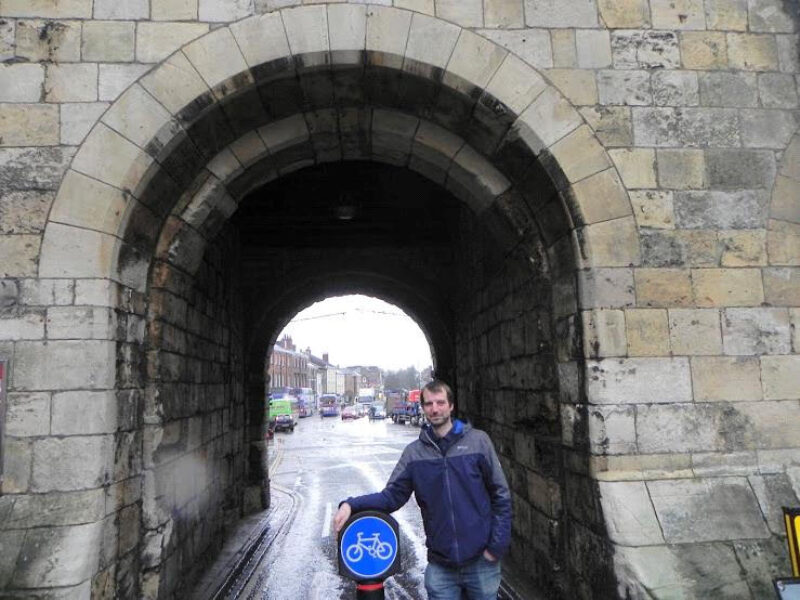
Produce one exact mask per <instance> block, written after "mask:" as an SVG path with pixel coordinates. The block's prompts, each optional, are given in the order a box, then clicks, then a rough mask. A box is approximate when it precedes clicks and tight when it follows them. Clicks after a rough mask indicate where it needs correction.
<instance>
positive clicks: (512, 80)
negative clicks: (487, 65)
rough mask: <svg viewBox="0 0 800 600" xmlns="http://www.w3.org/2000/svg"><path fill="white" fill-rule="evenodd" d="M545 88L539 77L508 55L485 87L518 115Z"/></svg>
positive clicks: (518, 60) (531, 69) (515, 58)
mask: <svg viewBox="0 0 800 600" xmlns="http://www.w3.org/2000/svg"><path fill="white" fill-rule="evenodd" d="M546 87H547V84H546V83H545V81H544V79H542V77H541V75H539V74H538V73H537V72H536V71H535V70H534V69H533V68H531V67H530V66H528V65H527V64H525V63H524V62H523V61H521V60H520V59H519V58H517V57H516V56H514V55H513V54H511V53H509V54H507V55H506V58H505V60H503V64H501V65H500V67H499V68H498V69H497V71H496V72H495V74H494V76H493V77H492V79H491V80H490V81H489V83H488V85H487V86H486V92H487V93H489V94H491V95H492V96H494V97H495V98H497V99H498V100H499V101H500V102H502V103H503V104H505V105H506V106H507V107H508V108H510V109H511V110H512V111H513V112H514V113H516V114H519V113H521V112H522V111H523V110H525V108H526V107H527V106H528V105H529V104H530V103H531V102H532V101H533V100H534V99H535V98H536V97H537V96H538V95H539V94H541V93H542V92H543V91H544V90H545V88H546Z"/></svg>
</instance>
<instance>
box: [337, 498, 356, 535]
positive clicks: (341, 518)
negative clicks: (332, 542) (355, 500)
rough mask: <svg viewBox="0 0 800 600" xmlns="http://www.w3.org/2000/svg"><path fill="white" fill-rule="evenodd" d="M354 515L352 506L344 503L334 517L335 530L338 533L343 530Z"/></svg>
mask: <svg viewBox="0 0 800 600" xmlns="http://www.w3.org/2000/svg"><path fill="white" fill-rule="evenodd" d="M352 513H353V509H352V508H350V505H349V504H348V503H347V502H343V503H342V505H341V506H340V507H339V510H337V511H336V514H335V515H334V516H333V530H334V531H335V532H336V533H339V532H340V531H341V530H342V527H344V524H345V523H347V519H349V518H350V515H351V514H352Z"/></svg>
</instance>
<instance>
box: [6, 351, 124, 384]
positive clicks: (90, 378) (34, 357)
mask: <svg viewBox="0 0 800 600" xmlns="http://www.w3.org/2000/svg"><path fill="white" fill-rule="evenodd" d="M76 352H78V353H80V355H81V357H82V359H83V360H82V368H76V367H75V360H74V357H75V353H76ZM15 358H16V367H15V371H14V386H15V388H16V389H18V390H43V389H44V390H48V389H50V390H55V389H62V390H66V389H98V388H99V389H109V388H111V387H113V385H114V343H113V342H101V341H83V342H82V341H59V342H47V343H42V342H19V343H18V344H17V350H16V353H15Z"/></svg>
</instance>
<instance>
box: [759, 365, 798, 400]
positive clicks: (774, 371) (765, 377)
mask: <svg viewBox="0 0 800 600" xmlns="http://www.w3.org/2000/svg"><path fill="white" fill-rule="evenodd" d="M761 382H762V385H763V388H764V398H765V399H767V400H797V399H798V398H800V355H790V356H762V357H761Z"/></svg>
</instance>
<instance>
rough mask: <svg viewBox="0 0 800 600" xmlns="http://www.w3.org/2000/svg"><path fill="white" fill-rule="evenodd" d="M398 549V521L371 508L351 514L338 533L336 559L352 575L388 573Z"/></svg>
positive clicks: (371, 576) (361, 577)
mask: <svg viewBox="0 0 800 600" xmlns="http://www.w3.org/2000/svg"><path fill="white" fill-rule="evenodd" d="M399 550H400V548H399V540H398V535H397V523H396V522H395V521H394V519H392V518H391V517H390V516H388V515H384V514H382V513H377V512H373V511H370V512H366V513H357V514H356V515H354V516H353V517H352V518H351V519H350V521H348V523H347V524H346V525H345V527H344V529H343V531H342V534H341V536H340V537H339V559H340V561H341V563H342V565H344V567H345V568H346V569H347V570H348V571H350V573H349V574H350V575H351V577H352V578H353V579H356V580H360V581H367V580H377V579H384V578H386V577H388V576H389V575H391V574H392V573H393V572H394V570H392V568H393V567H395V566H396V563H397V562H398V561H397V558H398V554H399ZM390 571H391V572H390Z"/></svg>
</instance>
